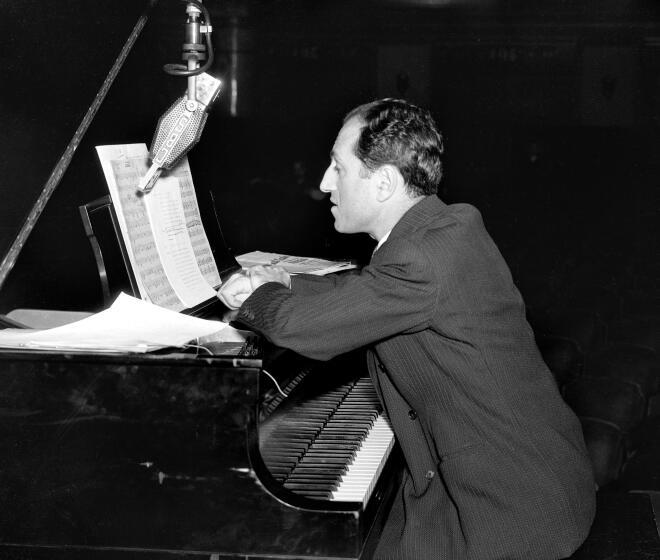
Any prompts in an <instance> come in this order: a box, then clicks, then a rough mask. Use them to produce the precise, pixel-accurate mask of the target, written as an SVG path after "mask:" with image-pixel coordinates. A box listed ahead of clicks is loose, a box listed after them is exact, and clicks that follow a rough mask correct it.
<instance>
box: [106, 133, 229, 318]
mask: <svg viewBox="0 0 660 560" xmlns="http://www.w3.org/2000/svg"><path fill="white" fill-rule="evenodd" d="M96 151H97V153H98V155H99V159H100V161H101V167H102V168H103V173H104V175H105V179H106V182H107V184H108V189H109V191H110V196H111V198H112V202H113V204H114V206H115V210H116V214H117V219H118V221H119V226H120V229H121V233H122V237H123V239H124V243H125V245H126V248H127V251H128V255H129V260H130V262H131V266H132V268H133V272H134V274H135V277H136V281H137V285H138V289H139V290H140V294H141V296H142V297H143V299H145V300H146V301H150V302H152V303H155V304H156V305H160V306H161V307H165V308H167V309H172V310H174V311H180V310H182V309H184V308H185V307H192V306H191V305H187V304H185V303H184V302H183V301H182V300H181V298H180V297H179V296H178V295H177V292H176V291H175V290H174V288H173V287H172V285H171V283H170V281H169V280H168V277H167V274H166V273H165V269H164V267H163V265H162V263H161V259H160V257H159V254H158V248H157V246H156V242H155V239H154V234H153V231H152V228H151V225H150V222H149V217H148V213H147V208H146V204H145V200H146V197H145V195H142V194H141V193H139V192H138V190H137V185H138V183H139V181H140V177H142V176H143V175H144V174H145V173H146V171H147V169H148V163H149V162H148V158H149V151H148V150H147V146H146V145H145V144H125V145H115V146H97V147H96ZM172 177H175V178H176V179H177V180H178V182H179V187H180V189H181V190H180V198H181V204H182V206H183V214H184V217H185V222H186V226H187V231H188V236H189V238H190V244H191V245H192V248H193V252H194V255H195V258H196V260H197V263H198V266H199V269H200V271H201V274H202V275H203V276H204V278H205V280H206V283H207V284H208V285H209V286H214V287H215V286H219V285H220V274H219V273H218V269H217V267H216V264H215V260H214V259H213V254H212V252H211V247H210V245H209V242H208V239H207V237H206V233H205V231H204V227H203V225H202V221H201V217H200V213H199V206H198V205H197V198H196V197H195V189H194V185H193V181H192V175H191V173H190V166H189V165H188V160H187V159H186V158H184V159H183V160H182V161H181V163H179V165H177V166H176V167H175V168H174V169H172V170H171V171H170V172H169V173H164V174H163V175H161V178H160V179H159V180H158V181H157V183H156V185H155V186H154V189H153V191H152V193H153V192H154V191H156V190H157V188H158V187H159V185H160V184H161V183H162V182H163V181H166V180H167V179H168V178H172ZM205 293H208V292H205ZM205 299H207V298H206V297H205V296H204V295H203V294H202V295H200V297H199V300H198V301H196V303H195V304H193V305H196V304H197V303H201V302H202V301H204V300H205Z"/></svg>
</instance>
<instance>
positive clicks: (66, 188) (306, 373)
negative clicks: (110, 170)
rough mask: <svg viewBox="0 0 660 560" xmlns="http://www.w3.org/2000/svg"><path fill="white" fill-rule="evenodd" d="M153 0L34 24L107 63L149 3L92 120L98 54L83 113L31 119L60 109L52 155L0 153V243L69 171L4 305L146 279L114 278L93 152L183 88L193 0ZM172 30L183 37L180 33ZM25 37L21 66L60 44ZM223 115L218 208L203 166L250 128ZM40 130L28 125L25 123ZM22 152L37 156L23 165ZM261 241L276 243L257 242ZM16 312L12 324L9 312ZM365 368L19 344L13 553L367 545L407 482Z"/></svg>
mask: <svg viewBox="0 0 660 560" xmlns="http://www.w3.org/2000/svg"><path fill="white" fill-rule="evenodd" d="M69 4H70V5H69ZM155 4H156V3H155V2H153V1H151V0H145V1H144V2H143V3H142V2H135V1H134V0H120V1H118V0H99V2H97V3H95V5H94V10H93V13H90V12H89V8H87V6H88V4H87V3H85V2H84V1H83V0H80V1H76V2H71V3H67V4H66V6H58V7H57V9H55V8H54V7H53V8H50V7H48V6H40V10H39V11H37V12H35V14H33V16H34V18H33V19H32V22H31V25H32V26H33V29H35V30H37V31H42V32H43V37H44V41H47V40H48V39H47V38H48V37H51V36H53V34H52V29H50V27H51V26H52V25H58V24H59V25H62V26H63V27H66V28H67V29H68V30H69V31H70V32H71V33H69V34H65V35H63V36H59V37H58V36H57V34H55V35H56V36H55V37H54V38H53V39H52V41H51V44H50V45H48V44H46V45H44V46H46V47H49V48H51V49H52V50H54V51H56V50H57V48H59V46H60V44H61V45H62V48H63V50H64V51H66V52H70V50H68V51H67V49H68V48H69V49H70V48H72V47H75V48H77V47H78V46H79V43H78V40H79V37H80V35H81V34H83V35H85V34H87V35H85V36H90V37H91V38H94V39H95V40H96V43H98V45H99V48H101V45H102V44H103V43H104V40H103V39H104V38H105V41H106V42H107V43H108V44H107V45H105V47H106V48H105V51H103V52H104V54H103V56H101V57H99V60H102V61H103V62H105V63H107V64H108V67H109V65H110V63H111V62H112V59H113V58H114V56H116V54H117V53H118V52H119V51H120V48H121V47H122V41H120V40H119V39H118V38H117V37H121V33H124V34H125V35H124V36H126V35H129V34H134V33H135V28H134V27H133V25H134V23H135V21H136V20H137V21H139V18H143V17H144V15H145V14H147V13H148V12H149V10H151V12H150V13H149V19H147V20H146V22H147V23H146V26H145V27H144V30H143V31H142V32H141V35H140V36H139V37H138V38H137V41H136V42H135V45H134V47H133V50H132V52H131V54H130V57H129V59H128V61H127V62H126V64H125V65H124V67H123V68H122V69H121V72H119V73H118V76H117V77H116V80H115V82H114V84H113V85H112V86H111V87H110V89H109V91H108V92H106V93H107V97H105V100H104V101H103V104H102V105H101V106H100V107H98V113H97V114H96V116H95V118H94V119H93V120H92V121H91V123H87V124H88V126H87V128H86V129H85V130H84V131H82V133H81V129H80V128H79V129H78V130H76V128H75V126H74V125H75V124H77V121H76V122H74V121H73V120H72V119H73V117H72V115H77V116H78V117H79V116H80V115H82V114H84V109H85V108H86V107H87V106H88V105H89V103H90V100H91V99H94V100H95V101H96V100H98V95H97V97H94V92H95V91H96V88H97V87H98V86H99V84H101V82H102V76H101V75H100V72H99V70H98V68H97V66H96V64H94V66H93V67H92V66H91V63H90V62H89V61H88V59H87V58H85V57H81V61H80V64H81V65H82V66H81V75H82V74H83V73H84V71H85V70H88V72H87V74H85V75H86V76H87V77H90V76H91V77H93V78H96V82H94V84H93V85H94V87H92V86H91V85H90V84H89V83H87V81H83V82H81V84H80V85H79V87H78V88H77V89H76V92H75V93H76V95H77V96H78V97H75V96H72V93H71V92H70V91H68V90H66V89H63V91H62V93H61V95H62V96H63V97H67V96H69V97H71V98H72V99H73V100H74V101H75V100H76V99H78V102H79V105H78V106H76V107H75V108H74V109H75V110H74V109H71V110H70V111H64V110H63V111H53V110H52V108H51V109H50V110H48V111H46V110H45V109H44V107H43V105H44V104H40V103H38V102H37V101H39V98H38V97H37V98H36V100H35V103H30V104H31V105H33V106H34V107H33V110H34V111H36V112H37V116H36V117H35V120H30V121H29V122H30V123H34V122H37V123H38V122H40V119H45V118H46V114H47V117H48V118H49V119H57V118H61V119H62V121H63V122H61V123H60V125H58V126H52V123H50V124H49V123H44V125H43V127H44V128H48V127H49V126H50V129H51V133H50V137H48V136H47V137H45V138H44V141H43V142H42V144H43V146H39V147H38V148H35V149H37V150H39V149H43V153H40V154H39V157H37V156H36V155H35V153H34V151H24V152H22V151H21V143H20V142H17V145H16V147H14V146H11V147H10V148H11V149H10V150H9V152H8V153H9V155H11V156H12V157H11V158H5V160H4V161H3V162H2V165H3V166H10V169H8V170H7V169H4V171H5V172H4V173H3V177H5V180H7V179H6V178H7V177H10V178H14V177H19V176H20V177H21V179H20V180H18V179H16V181H14V182H12V183H11V184H8V189H9V190H10V193H11V194H10V196H9V199H8V200H9V202H15V203H16V209H15V210H14V212H13V213H10V212H9V210H8V209H7V208H8V207H7V206H6V205H5V206H4V208H3V209H2V210H0V212H3V213H4V214H2V215H0V218H2V220H0V221H1V222H2V223H3V227H4V229H2V230H0V233H3V235H4V236H3V238H2V239H0V256H2V254H4V253H6V251H7V250H8V247H9V242H10V241H11V239H10V236H8V235H7V233H6V232H7V231H9V230H11V231H13V232H14V233H15V231H17V230H18V229H19V226H20V225H21V224H27V223H28V222H29V221H30V220H32V218H33V217H34V216H33V214H32V212H31V210H34V209H35V208H36V207H37V206H38V205H39V204H41V202H40V201H39V194H40V193H41V192H43V191H42V188H43V185H44V180H45V177H46V176H47V175H46V174H44V169H45V168H44V165H45V163H44V161H46V160H48V157H50V158H52V160H48V161H50V162H51V164H52V163H55V167H54V168H53V172H52V173H51V176H50V178H49V179H48V181H51V179H53V178H55V179H56V180H57V191H56V192H54V194H53V196H52V197H51V198H50V200H49V202H48V204H47V205H46V207H45V209H43V213H42V214H41V217H40V218H39V220H38V222H36V224H35V223H30V226H31V227H33V230H32V231H31V234H30V236H29V238H28V239H27V241H26V242H25V244H24V246H21V247H20V249H21V251H20V254H18V255H17V259H16V262H15V263H11V271H10V273H9V275H8V277H7V278H6V282H5V283H4V285H1V284H2V283H0V287H1V288H2V289H1V290H0V313H4V314H6V313H8V312H10V311H11V310H12V309H14V308H39V309H66V310H72V311H81V310H84V311H98V310H100V309H101V308H103V307H104V306H105V305H107V303H108V296H113V295H116V293H117V290H118V289H119V287H121V288H123V289H125V290H126V291H129V292H130V291H131V286H130V282H128V279H129V278H127V277H124V278H119V280H118V281H117V282H116V283H115V284H114V285H111V284H108V283H107V282H108V278H109V277H105V278H104V277H103V275H104V274H106V273H109V271H102V270H101V269H100V268H99V261H98V259H96V260H95V256H96V257H98V255H94V253H93V252H92V250H91V248H90V245H89V241H88V239H87V237H86V235H85V229H84V227H83V223H82V221H81V220H80V216H79V211H78V207H79V206H81V205H85V204H86V203H88V202H90V201H92V200H96V199H99V198H100V197H102V196H104V195H105V194H107V191H106V188H105V184H104V180H103V177H102V173H101V170H100V167H99V166H98V163H97V161H96V154H95V152H94V146H95V145H99V144H104V143H105V144H109V143H124V142H127V143H128V142H131V141H133V142H135V141H147V142H148V141H149V139H150V138H151V134H152V133H153V128H154V125H155V123H156V121H157V119H158V117H159V115H160V113H162V112H163V110H164V109H165V108H166V107H167V106H168V105H169V104H170V103H171V100H173V99H175V98H176V97H177V96H179V95H181V92H182V91H183V89H184V87H185V86H184V84H183V83H182V82H181V81H177V80H174V81H173V82H172V81H168V79H167V78H166V77H165V76H164V75H162V72H161V71H160V67H159V65H158V64H157V63H156V62H154V61H153V60H152V59H153V53H154V51H158V48H155V47H154V45H159V44H161V43H162V44H163V45H164V46H163V49H162V50H163V51H164V52H167V53H168V54H167V55H166V60H165V61H166V62H167V61H168V60H167V59H168V58H170V59H171V57H172V55H171V53H172V52H173V51H174V52H176V47H174V49H172V48H171V43H172V42H173V41H174V42H176V41H177V40H179V38H180V29H179V26H177V25H176V24H179V23H181V11H182V8H181V7H180V6H179V5H178V4H179V3H175V2H171V3H165V2H162V3H161V4H159V5H157V6H156V8H153V6H154V5H155ZM5 9H9V10H10V11H11V10H14V12H15V13H12V14H9V15H17V14H18V13H19V12H20V10H22V8H21V7H13V8H5ZM60 11H62V13H60ZM85 16H87V18H88V19H87V20H86V21H85V20H84V17H85ZM92 16H93V17H92ZM77 17H80V18H82V19H81V20H78V19H76V18H77ZM9 19H10V18H4V20H5V23H6V22H8V21H9ZM99 22H103V24H102V25H101V23H99ZM143 22H144V20H143ZM166 25H169V26H170V27H169V29H176V34H174V33H173V34H171V35H167V34H164V33H163V31H162V28H163V26H166ZM46 31H50V32H51V33H50V34H49V33H47V32H46ZM100 31H104V32H105V35H100ZM118 31H120V32H121V33H119V32H118ZM220 36H221V35H220ZM10 37H12V40H11V41H10V46H11V44H12V41H13V46H14V47H15V48H16V54H17V58H16V60H15V65H14V66H13V67H12V68H10V70H13V71H15V72H17V73H18V78H20V77H21V76H23V77H24V78H27V76H28V75H29V72H28V70H29V69H30V68H33V67H34V64H36V63H38V60H39V56H41V55H42V54H43V53H40V52H31V50H30V49H28V48H27V45H24V44H23V43H22V42H21V41H25V40H26V39H25V37H24V36H23V35H20V34H14V35H10ZM220 51H221V49H220ZM108 53H112V55H110V54H108ZM21 56H24V57H25V56H28V57H29V56H32V57H33V58H32V59H28V60H27V61H26V60H24V59H22V58H21ZM54 56H55V55H54ZM218 58H219V59H220V60H221V59H222V54H221V52H220V55H219V57H218ZM35 61H37V62H35ZM28 63H29V64H28ZM85 64H88V67H85V66H84V65H85ZM22 72H25V74H21V73H22ZM57 78H58V79H59V76H58V77H57ZM44 79H45V78H44ZM27 82H28V81H27V80H21V79H17V80H16V83H17V84H21V86H23V85H24V84H27ZM9 89H12V88H7V90H9ZM101 89H103V86H101ZM78 90H80V91H78ZM99 91H100V90H99ZM137 92H155V93H150V94H149V95H145V94H142V95H140V94H138V93H137ZM14 93H16V92H14ZM3 95H12V93H11V92H8V91H6V92H5V93H4V94H3ZM57 95H58V90H57V89H55V90H54V92H53V96H54V97H55V98H56V97H57ZM67 98H68V97H67ZM30 99H32V98H30ZM14 101H16V100H14ZM67 103H73V101H70V102H68V101H67ZM222 110H223V108H222V107H221V106H218V108H217V111H218V112H221V111H222ZM40 112H43V114H39V113H40ZM118 115H119V117H118ZM87 116H89V111H88V113H87V114H86V117H87ZM220 120H222V115H219V114H215V115H214V114H211V115H210V117H209V120H208V124H207V126H206V130H205V133H204V137H203V138H202V141H201V142H200V144H199V145H198V146H197V147H196V148H195V150H193V152H191V155H190V157H191V162H192V163H193V174H194V175H195V182H196V185H197V192H198V196H199V199H200V205H201V206H203V205H205V204H207V202H206V201H207V200H208V199H207V197H206V196H204V193H203V191H204V187H205V186H208V183H209V180H208V177H207V178H205V177H204V174H203V173H204V166H207V165H208V166H209V167H212V165H213V163H214V162H215V159H214V154H215V150H216V148H215V146H217V145H226V142H227V137H226V136H225V135H228V134H229V133H230V132H231V131H232V130H235V129H237V128H239V127H240V126H242V125H243V124H244V121H234V120H231V119H226V118H225V119H224V120H223V122H222V126H219V125H217V123H218V121H220ZM83 121H84V119H83ZM30 126H32V124H31V125H30ZM21 130H22V129H21ZM25 130H26V134H27V133H28V132H31V131H30V130H29V128H27V124H26V129H25ZM228 131H229V132H228ZM83 133H84V134H83ZM72 135H73V137H72ZM250 142H251V140H250ZM35 143H37V142H36V141H35ZM67 144H68V146H67ZM65 147H66V149H63V148H65ZM12 150H13V151H12ZM74 151H75V153H76V156H75V157H72V158H71V159H70V160H69V161H66V162H65V165H61V164H62V162H63V159H62V158H63V157H64V156H62V157H60V159H59V160H58V159H57V157H59V156H61V155H62V153H64V155H66V154H67V153H69V154H71V153H73V152H74ZM18 158H23V160H22V162H21V163H20V166H19V167H16V168H14V167H11V166H13V165H14V164H16V165H18V164H17V163H16V160H17V159H18ZM195 159H196V162H195V161H193V160H195ZM19 170H20V172H19ZM212 171H214V172H217V171H218V169H217V167H214V168H213V169H212ZM207 173H210V172H208V171H207ZM199 175H201V180H199V181H198V176H199ZM46 184H48V182H46ZM200 186H201V188H200ZM226 188H228V187H227V186H226V185H221V189H226ZM200 191H202V194H200ZM19 192H20V196H19V195H18V193H19ZM216 194H218V193H217V192H216ZM12 197H15V198H12ZM219 197H220V198H222V197H223V194H222V192H221V193H220V194H219ZM227 199H228V198H227V197H226V198H225V199H224V200H222V201H221V202H227ZM35 201H36V202H35ZM19 203H20V204H19ZM29 203H33V206H30V204H29ZM21 204H22V205H23V206H21ZM202 210H204V208H202ZM221 210H222V211H221V218H222V216H223V215H224V216H226V215H227V213H229V214H231V212H232V209H231V208H229V210H227V207H226V206H225V205H222V208H221ZM223 212H224V214H223ZM5 214H6V215H5ZM26 215H28V216H30V217H29V218H28V220H27V221H25V222H22V221H21V217H22V216H26ZM206 215H207V216H208V213H207V214H206ZM33 221H36V220H33ZM106 225H107V224H106ZM207 226H209V224H208V223H207ZM210 229H213V225H211V226H210V228H209V227H207V231H209V230H210ZM225 232H226V230H225ZM88 233H89V232H88ZM209 237H210V238H211V239H210V241H211V244H212V247H213V249H214V253H215V254H216V257H218V254H219V253H217V248H218V247H219V246H220V245H222V244H224V240H222V239H218V237H217V233H216V235H215V236H214V235H212V234H210V235H209ZM254 248H261V247H250V248H246V249H248V250H249V249H254ZM238 252H240V251H238ZM106 256H107V253H106ZM119 264H121V263H119ZM104 266H108V268H110V267H111V266H112V265H111V263H110V262H106V263H104ZM44 271H46V272H47V273H44ZM99 273H100V274H101V282H100V281H99ZM116 279H117V277H116V276H115V280H116ZM103 282H106V284H107V285H105V284H103ZM122 284H123V285H122ZM100 285H103V286H104V290H103V293H102V290H101V289H100ZM207 311H208V310H207ZM210 313H212V311H210ZM207 314H208V313H207ZM1 318H2V317H1V316H0V319H1ZM4 326H11V322H8V321H5V322H4V324H2V321H0V327H4ZM366 375H367V374H366V367H365V363H364V356H363V355H361V354H360V353H355V354H351V355H349V356H341V357H339V358H337V359H335V360H332V361H330V362H327V363H314V362H312V361H310V360H306V359H303V358H302V357H300V356H297V355H295V354H292V353H290V352H286V351H283V350H281V349H278V348H272V347H269V346H268V345H267V344H265V343H263V344H262V345H256V346H250V347H247V348H244V349H243V351H242V352H240V353H235V352H233V353H231V352H230V353H227V352H226V349H219V350H218V351H217V352H214V353H213V354H209V353H207V352H201V351H197V352H195V351H179V350H170V351H165V350H164V351H159V352H155V353H150V354H101V353H96V354H95V353H76V352H55V351H52V352H51V351H48V352H46V351H28V350H2V351H0V512H1V513H0V558H22V559H25V558H48V559H53V558H63V559H64V558H66V559H88V558H95V559H96V558H99V559H105V558H108V559H110V558H113V559H114V558H117V559H121V560H128V559H133V558H145V559H150V558H188V557H201V558H210V559H214V558H217V559H220V558H223V559H224V558H227V559H238V558H241V559H247V558H255V559H256V558H263V559H266V558H288V559H294V558H297V559H307V558H309V559H311V558H326V559H330V558H336V559H349V558H363V559H366V558H369V557H370V556H371V554H372V552H373V548H374V545H375V542H376V541H377V539H378V536H379V534H380V531H381V528H382V525H383V523H384V520H385V518H386V516H387V513H388V510H389V506H390V503H391V500H392V498H393V495H394V493H395V491H396V488H397V486H398V478H399V468H398V464H399V463H398V461H397V453H396V449H394V450H392V446H393V438H392V435H391V430H389V428H388V425H387V419H386V418H385V417H384V416H383V414H382V410H381V408H380V405H379V404H378V402H377V399H376V397H375V394H374V392H373V388H372V387H371V384H370V382H369V380H368V378H367V377H366ZM284 394H286V395H287V396H286V397H285V396H284ZM372 448H373V452H371V451H370V450H371V449H372ZM343 479H346V480H345V481H344V480H343Z"/></svg>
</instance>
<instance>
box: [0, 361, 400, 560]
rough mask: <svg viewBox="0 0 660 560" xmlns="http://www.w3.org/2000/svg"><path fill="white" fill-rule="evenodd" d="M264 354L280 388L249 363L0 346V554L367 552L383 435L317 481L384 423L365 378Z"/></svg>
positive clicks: (380, 498)
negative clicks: (361, 457) (359, 460)
mask: <svg viewBox="0 0 660 560" xmlns="http://www.w3.org/2000/svg"><path fill="white" fill-rule="evenodd" d="M274 353H275V354H279V356H278V357H277V359H274V360H273V363H271V364H270V365H269V366H268V369H266V371H268V373H269V374H270V375H272V376H273V377H274V378H275V379H278V380H279V381H278V385H279V386H280V389H281V390H282V391H283V392H284V393H286V394H288V395H289V396H287V397H284V396H283V395H282V393H280V392H279V390H278V389H277V387H276V385H275V383H274V382H273V380H272V379H271V378H270V377H268V376H267V375H266V373H265V372H264V368H265V366H264V363H263V361H262V360H261V359H259V358H254V357H252V358H251V357H243V358H236V357H233V356H231V357H223V356H210V355H186V354H177V353H159V354H149V355H116V356H115V355H112V356H103V355H94V354H75V353H40V352H34V351H33V352H27V351H26V352H23V351H3V352H1V353H0V383H2V390H1V391H0V395H1V396H0V399H1V401H0V457H1V458H0V488H2V491H1V492H0V511H2V512H3V513H2V515H1V516H0V536H1V541H0V557H4V556H3V555H5V554H11V553H12V552H13V553H15V554H16V556H15V557H20V558H122V559H123V558H143V557H144V558H156V557H158V558H160V557H164V558H167V557H169V556H168V555H173V556H174V557H188V556H190V557H205V558H273V557H277V558H368V557H369V556H370V554H371V552H372V549H373V545H374V544H375V541H376V540H377V537H378V535H379V534H380V528H381V526H382V523H383V521H384V517H385V516H386V514H387V510H388V505H389V502H390V500H391V498H392V494H393V492H394V491H395V486H396V478H397V474H396V471H395V467H394V461H393V460H392V459H390V461H389V462H388V461H387V458H388V451H389V449H388V448H391V445H392V439H391V432H390V434H389V436H390V439H389V440H388V441H387V442H386V444H385V446H383V447H381V448H380V449H377V450H376V457H375V458H376V463H375V464H374V465H373V467H372V468H371V470H370V471H365V473H366V474H365V473H363V474H358V475H356V476H354V477H353V479H351V478H350V477H347V480H346V482H345V483H344V485H343V491H346V486H347V485H348V486H350V485H356V484H357V485H358V488H357V490H356V492H357V493H353V494H352V495H349V496H348V498H347V497H343V498H342V497H341V496H340V497H339V499H340V500H341V501H337V500H336V499H333V496H332V490H331V488H332V487H333V486H334V484H333V482H332V481H336V480H339V478H340V474H341V473H342V472H345V471H346V470H347V469H346V464H347V463H349V462H350V458H349V457H352V456H354V455H355V451H356V448H357V447H358V446H359V445H360V442H363V444H362V446H363V447H368V446H369V445H373V444H374V442H373V441H372V442H370V443H365V442H366V441H369V433H370V432H376V431H378V428H376V429H370V428H372V426H374V425H376V426H378V424H379V423H382V415H380V414H379V412H380V411H379V407H378V406H377V404H376V401H375V399H374V395H373V394H370V391H369V389H371V387H370V383H369V381H368V379H366V378H360V376H359V374H358V375H357V377H356V372H359V371H360V370H359V369H356V364H355V363H354V360H355V359H356V358H357V357H356V356H350V357H348V356H345V357H342V358H341V359H339V360H337V361H336V362H334V363H333V362H328V363H327V364H313V367H312V366H310V364H309V363H305V362H306V361H305V360H302V359H301V358H300V357H299V356H295V355H290V354H288V353H282V352H274ZM292 372H296V373H295V375H292ZM365 389H366V391H365ZM372 392H373V389H371V393H372ZM379 418H380V422H378V421H377V420H378V419H379ZM338 428H339V429H338ZM372 435H374V437H376V439H377V434H372ZM333 444H334V445H333ZM337 448H339V452H337ZM319 450H321V451H319ZM381 470H382V471H384V472H380V471H381ZM369 473H370V478H369V480H368V482H367V481H366V479H365V477H366V476H368V475H369ZM360 482H361V483H362V484H359V483H360ZM340 486H341V485H340ZM369 486H372V488H371V489H369ZM321 488H323V490H322V491H321V490H320V489H321ZM339 490H340V492H341V491H342V489H341V488H340V489H339ZM362 498H363V499H362ZM19 553H20V554H19ZM10 557H11V556H10Z"/></svg>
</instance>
